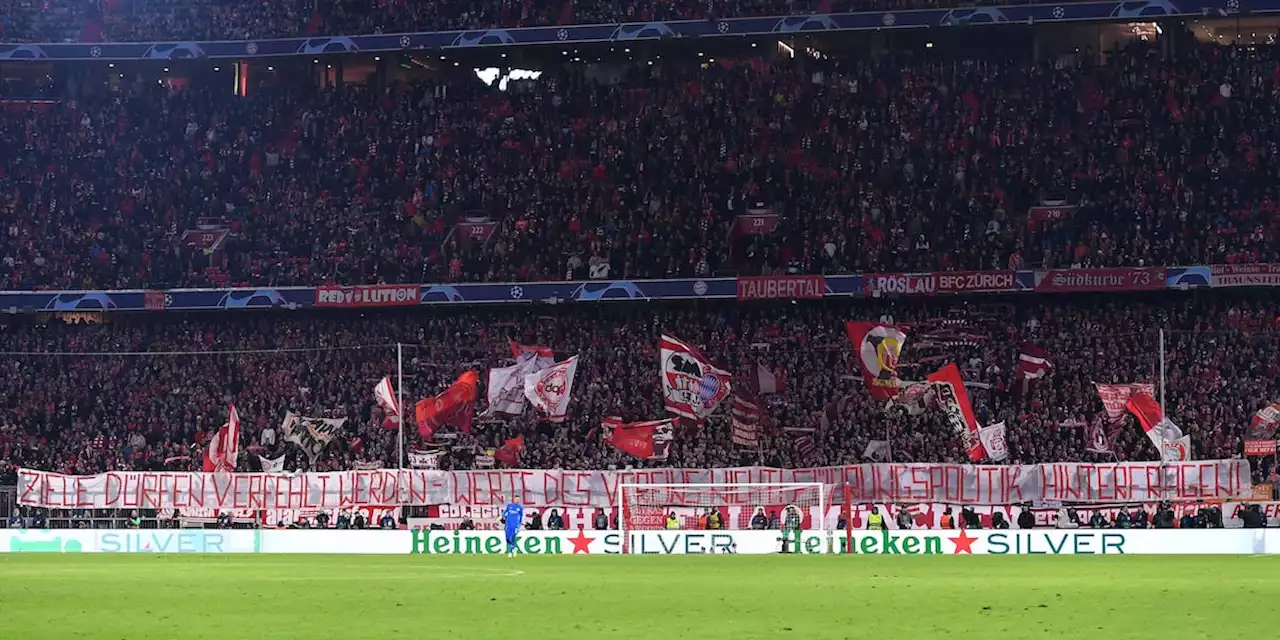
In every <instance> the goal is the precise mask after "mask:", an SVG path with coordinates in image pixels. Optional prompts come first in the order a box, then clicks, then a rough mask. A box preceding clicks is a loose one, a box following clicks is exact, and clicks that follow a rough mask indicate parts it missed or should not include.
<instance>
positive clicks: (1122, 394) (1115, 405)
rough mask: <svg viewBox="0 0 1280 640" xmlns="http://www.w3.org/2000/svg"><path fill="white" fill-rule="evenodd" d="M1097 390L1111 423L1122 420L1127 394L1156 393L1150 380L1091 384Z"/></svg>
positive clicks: (1127, 399) (1127, 398)
mask: <svg viewBox="0 0 1280 640" xmlns="http://www.w3.org/2000/svg"><path fill="white" fill-rule="evenodd" d="M1093 386H1094V387H1095V388H1097V390H1098V398H1099V399H1100V400H1102V408H1103V409H1104V410H1106V412H1107V420H1108V421H1110V422H1111V424H1113V425H1118V424H1120V423H1122V422H1124V410H1125V407H1126V405H1127V403H1128V402H1129V396H1131V395H1133V394H1134V393H1137V392H1139V391H1142V392H1145V393H1146V394H1147V395H1149V396H1154V395H1155V393H1156V387H1155V385H1153V384H1151V383H1150V382H1133V383H1128V384H1100V383H1097V382H1095V383H1094V384H1093Z"/></svg>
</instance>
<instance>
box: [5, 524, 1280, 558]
mask: <svg viewBox="0 0 1280 640" xmlns="http://www.w3.org/2000/svg"><path fill="white" fill-rule="evenodd" d="M627 535H628V549H629V552H630V553H633V554H639V555H703V554H716V555H729V554H740V555H764V554H779V553H782V551H783V546H784V539H783V536H782V534H781V533H779V532H777V531H634V532H630V533H628V534H627ZM785 545H786V550H787V552H788V553H792V554H797V555H823V554H830V553H846V551H850V550H851V551H850V552H851V553H854V554H859V555H889V556H910V555H1129V554H1138V555H1140V554H1170V555H1175V554H1280V531H1277V530H1274V529H1166V530H1156V529H1144V530H1098V531H1094V530H1075V531H1066V530H1056V529H1031V530H1025V531H1021V530H1010V531H965V530H954V531H854V532H852V533H850V534H846V532H843V531H833V532H814V531H803V532H799V533H798V534H793V535H790V536H788V537H787V538H786V541H785ZM621 552H622V534H621V533H619V532H617V531H592V530H578V531H573V532H569V531H526V532H524V533H522V534H521V536H520V539H519V542H518V543H517V554H518V555H577V556H593V555H616V554H619V553H621ZM0 553H206V554H213V553H244V554H251V553H268V554H287V553H315V554H385V555H400V554H403V555H410V554H420V555H498V554H505V553H506V548H505V543H504V541H503V534H501V533H499V532H496V531H449V532H445V531H427V530H419V531H409V530H405V529H397V530H388V531H381V530H332V529H330V530H273V529H267V530H257V531H254V530H246V529H232V530H222V531H213V530H196V531H178V530H175V531H164V530H153V531H140V530H133V529H130V530H117V529H53V530H40V531H28V530H16V529H15V530H0Z"/></svg>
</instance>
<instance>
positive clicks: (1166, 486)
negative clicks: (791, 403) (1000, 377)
mask: <svg viewBox="0 0 1280 640" xmlns="http://www.w3.org/2000/svg"><path fill="white" fill-rule="evenodd" d="M676 483H682V484H695V483H705V484H746V483H821V484H822V485H824V487H825V489H826V491H827V496H826V498H827V499H826V504H842V503H880V502H892V503H942V504H953V505H1007V504H1019V503H1036V504H1044V503H1117V502H1150V501H1161V500H1171V501H1177V502H1191V501H1198V500H1232V499H1248V498H1250V497H1251V495H1252V482H1251V478H1250V469H1249V463H1248V462H1247V461H1245V460H1206V461H1195V462H1168V463H1159V462H1118V463H1108V464H1083V463H1047V464H1035V465H954V464H862V465H845V466H838V467H815V468H807V469H776V468H770V467H732V468H724V469H651V470H627V471H604V470H588V471H565V470H521V469H510V470H499V471H429V470H410V469H383V470H370V471H338V472H330V473H305V474H287V473H281V474H266V473H233V474H213V473H169V472H145V471H120V472H110V473H103V474H97V475H86V476H76V475H65V474H59V473H51V472H46V471H36V470H33V469H21V470H19V472H18V484H17V501H18V503H19V504H21V505H26V506H36V507H47V508H54V509H157V510H158V509H179V510H181V509H193V508H202V509H326V508H356V507H365V506H393V505H400V506H405V505H442V504H448V505H472V506H477V505H480V506H483V505H499V504H503V503H505V502H506V501H508V500H510V499H512V498H515V499H517V500H520V501H521V502H523V503H524V504H526V505H535V506H536V505H565V506H573V507H588V508H614V507H616V506H617V505H616V504H615V503H616V501H617V499H618V498H617V496H618V487H619V486H620V485H622V484H641V485H643V484H676ZM744 499H745V498H744ZM744 505H745V503H744Z"/></svg>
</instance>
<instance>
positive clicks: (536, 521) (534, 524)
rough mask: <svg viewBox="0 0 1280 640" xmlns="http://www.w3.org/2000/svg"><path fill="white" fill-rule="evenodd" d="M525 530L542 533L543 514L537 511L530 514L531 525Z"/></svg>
mask: <svg viewBox="0 0 1280 640" xmlns="http://www.w3.org/2000/svg"><path fill="white" fill-rule="evenodd" d="M525 528H526V529H528V530H530V531H541V530H542V514H541V513H538V512H537V511H534V512H533V513H532V514H530V515H529V524H528V525H526V526H525Z"/></svg>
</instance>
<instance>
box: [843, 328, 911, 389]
mask: <svg viewBox="0 0 1280 640" xmlns="http://www.w3.org/2000/svg"><path fill="white" fill-rule="evenodd" d="M844 330H845V332H846V333H848V334H849V342H850V343H851V344H853V353H854V355H856V356H857V358H858V365H859V366H860V367H861V368H862V377H864V378H866V380H867V387H869V388H870V389H871V397H873V398H875V399H876V400H889V399H891V398H893V397H894V396H896V395H898V387H899V386H900V385H901V384H902V383H901V381H899V380H898V356H899V355H900V354H901V353H902V345H903V344H904V343H905V342H906V341H907V334H906V333H904V332H903V331H901V330H900V329H898V328H897V327H895V326H893V325H886V324H880V323H877V322H846V323H844Z"/></svg>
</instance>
